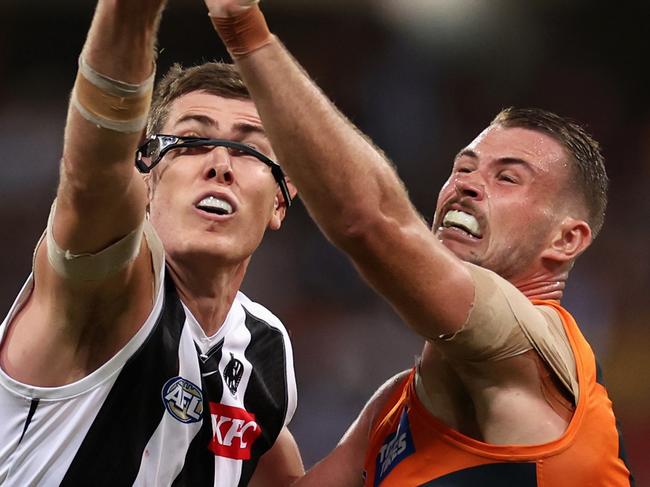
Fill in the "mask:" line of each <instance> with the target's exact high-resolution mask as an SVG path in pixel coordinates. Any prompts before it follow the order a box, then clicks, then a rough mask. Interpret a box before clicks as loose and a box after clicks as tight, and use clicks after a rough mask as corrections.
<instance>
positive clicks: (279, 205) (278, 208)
mask: <svg viewBox="0 0 650 487" xmlns="http://www.w3.org/2000/svg"><path fill="white" fill-rule="evenodd" d="M286 181H287V189H288V190H289V196H290V197H291V200H293V199H294V198H295V197H296V195H297V194H298V189H297V188H296V187H295V186H294V184H293V183H292V182H291V180H290V179H288V178H287V180H286ZM286 214H287V202H286V201H285V200H284V197H283V196H282V191H280V189H279V188H278V191H277V192H276V193H275V198H274V199H273V214H272V215H271V220H270V221H269V225H268V228H269V229H270V230H279V229H280V227H281V226H282V220H284V217H285V216H286Z"/></svg>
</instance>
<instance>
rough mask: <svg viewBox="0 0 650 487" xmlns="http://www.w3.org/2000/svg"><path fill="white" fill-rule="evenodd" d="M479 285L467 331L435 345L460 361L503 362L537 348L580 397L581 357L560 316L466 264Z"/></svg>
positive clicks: (498, 279)
mask: <svg viewBox="0 0 650 487" xmlns="http://www.w3.org/2000/svg"><path fill="white" fill-rule="evenodd" d="M466 265H467V268H468V270H469V271H470V274H471V276H472V279H473V280H474V285H475V295H474V303H473V307H472V309H471V311H470V313H469V316H468V317H467V321H466V322H465V324H464V325H463V327H462V328H461V329H460V330H459V331H457V332H456V333H454V334H453V335H451V336H449V337H440V338H438V339H437V340H435V343H436V345H438V346H439V347H440V349H441V350H443V351H444V352H445V354H446V355H447V356H448V357H449V358H451V359H455V360H464V361H473V362H476V361H488V360H503V359H506V358H509V357H514V356H516V355H519V354H522V353H524V352H527V351H528V350H531V349H533V348H534V349H535V350H536V351H537V352H538V353H539V354H540V356H541V357H542V358H543V359H544V360H545V361H546V363H547V364H548V365H549V366H550V367H551V368H552V369H553V371H554V372H555V374H556V375H557V376H558V378H559V379H560V380H561V381H562V383H563V384H564V385H565V386H566V387H567V388H568V389H569V390H570V391H572V392H573V394H574V395H575V396H576V398H577V395H578V382H577V375H576V368H575V358H574V356H573V352H572V350H571V346H570V344H569V341H568V338H567V336H566V333H565V332H564V328H563V326H562V322H561V320H560V318H559V315H558V314H557V312H555V310H552V309H548V307H546V306H535V305H533V304H532V303H531V302H530V301H529V300H528V298H526V296H524V295H523V294H522V293H521V292H520V291H519V290H518V289H517V288H516V287H514V286H513V285H512V284H510V283H509V282H508V281H506V280H505V279H503V278H502V277H500V276H499V275H497V274H495V273H494V272H492V271H489V270H487V269H483V268H482V267H478V266H475V265H472V264H466Z"/></svg>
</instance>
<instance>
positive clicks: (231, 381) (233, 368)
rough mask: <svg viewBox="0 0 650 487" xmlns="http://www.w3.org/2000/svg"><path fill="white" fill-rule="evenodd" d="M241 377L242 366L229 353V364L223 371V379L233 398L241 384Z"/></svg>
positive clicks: (242, 372)
mask: <svg viewBox="0 0 650 487" xmlns="http://www.w3.org/2000/svg"><path fill="white" fill-rule="evenodd" d="M242 375H244V364H242V363H241V361H239V360H237V359H236V358H235V356H234V355H233V354H232V352H231V353H230V362H228V365H226V368H225V369H223V379H224V381H226V385H227V386H228V389H230V393H231V394H232V395H233V396H234V395H235V394H237V388H238V387H239V383H240V382H241V378H242Z"/></svg>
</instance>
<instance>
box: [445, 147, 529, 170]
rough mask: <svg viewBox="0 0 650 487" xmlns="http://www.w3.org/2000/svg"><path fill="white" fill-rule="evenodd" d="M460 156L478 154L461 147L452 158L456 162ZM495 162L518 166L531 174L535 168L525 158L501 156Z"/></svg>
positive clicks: (475, 157) (473, 157) (476, 157)
mask: <svg viewBox="0 0 650 487" xmlns="http://www.w3.org/2000/svg"><path fill="white" fill-rule="evenodd" d="M461 157H469V158H471V159H478V154H476V152H474V151H473V150H472V149H463V150H461V151H460V152H459V153H458V155H456V158H455V159H454V163H456V161H458V159H460V158H461ZM496 163H497V164H499V165H504V166H520V167H523V168H525V169H526V170H527V171H529V172H530V173H533V174H534V173H535V172H536V170H535V168H534V167H533V166H532V164H531V163H530V162H528V161H526V160H525V159H520V158H518V157H501V158H499V159H497V160H496Z"/></svg>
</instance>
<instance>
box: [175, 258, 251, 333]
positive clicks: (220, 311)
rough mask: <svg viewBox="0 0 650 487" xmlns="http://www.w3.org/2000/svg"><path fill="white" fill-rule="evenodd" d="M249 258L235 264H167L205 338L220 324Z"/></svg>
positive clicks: (240, 281)
mask: <svg viewBox="0 0 650 487" xmlns="http://www.w3.org/2000/svg"><path fill="white" fill-rule="evenodd" d="M249 262H250V258H248V259H245V260H244V261H242V262H239V263H236V264H228V265H219V264H214V263H209V264H207V265H206V263H205V262H196V263H187V262H182V263H181V262H178V261H175V260H174V259H171V258H169V259H168V261H167V263H168V266H169V269H170V272H171V275H172V277H173V279H174V283H175V284H176V289H177V291H178V294H179V296H180V297H181V300H182V301H183V303H184V304H185V306H187V307H188V308H189V310H190V311H191V312H192V314H193V315H194V317H195V318H196V319H197V321H198V322H199V325H200V326H201V328H202V329H203V331H204V332H205V334H206V335H207V336H212V335H214V334H215V333H216V332H217V331H218V330H219V328H221V325H222V324H223V322H224V320H225V319H226V316H227V315H228V311H230V307H231V306H232V303H233V301H234V300H235V295H236V294H237V291H238V290H239V287H240V286H241V283H242V281H243V280H244V275H245V274H246V269H247V267H248V263H249Z"/></svg>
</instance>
